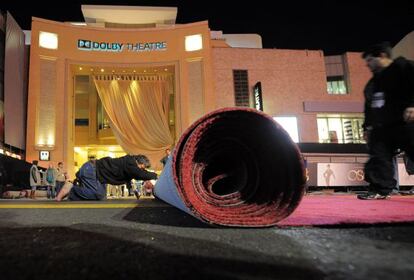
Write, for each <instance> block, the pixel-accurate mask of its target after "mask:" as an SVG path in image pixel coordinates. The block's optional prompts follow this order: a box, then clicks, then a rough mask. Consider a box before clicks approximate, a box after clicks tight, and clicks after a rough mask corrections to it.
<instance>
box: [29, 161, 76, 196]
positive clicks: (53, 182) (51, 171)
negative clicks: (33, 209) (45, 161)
mask: <svg viewBox="0 0 414 280" xmlns="http://www.w3.org/2000/svg"><path fill="white" fill-rule="evenodd" d="M38 163H39V162H38V161H37V160H34V161H33V162H32V166H31V167H30V180H29V181H30V188H31V190H30V195H29V197H30V198H32V199H34V198H35V197H36V190H37V189H38V188H39V187H40V186H46V188H47V198H52V199H53V198H55V197H56V194H57V193H59V191H60V190H61V189H62V187H63V185H64V184H65V182H66V181H67V179H68V177H67V173H66V171H65V170H64V169H63V162H59V163H58V166H57V168H54V166H53V164H49V167H48V168H47V169H46V171H41V170H40V169H39V167H38Z"/></svg>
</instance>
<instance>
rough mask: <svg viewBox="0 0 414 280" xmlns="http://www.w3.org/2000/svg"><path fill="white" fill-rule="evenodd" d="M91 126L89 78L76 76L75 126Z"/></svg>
mask: <svg viewBox="0 0 414 280" xmlns="http://www.w3.org/2000/svg"><path fill="white" fill-rule="evenodd" d="M88 125H89V76H86V75H76V76H75V126H88Z"/></svg>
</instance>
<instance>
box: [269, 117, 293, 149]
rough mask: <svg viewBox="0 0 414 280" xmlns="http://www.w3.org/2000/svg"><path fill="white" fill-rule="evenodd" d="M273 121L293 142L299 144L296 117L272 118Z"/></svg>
mask: <svg viewBox="0 0 414 280" xmlns="http://www.w3.org/2000/svg"><path fill="white" fill-rule="evenodd" d="M273 119H274V120H275V121H276V122H277V123H278V124H280V126H281V127H283V129H284V130H286V132H287V133H288V134H289V136H290V138H292V140H293V142H295V143H298V142H299V133H298V120H297V119H296V117H273Z"/></svg>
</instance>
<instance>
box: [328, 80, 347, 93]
mask: <svg viewBox="0 0 414 280" xmlns="http://www.w3.org/2000/svg"><path fill="white" fill-rule="evenodd" d="M326 85H327V90H328V94H347V88H346V83H345V81H344V77H343V76H332V77H328V78H327V82H326Z"/></svg>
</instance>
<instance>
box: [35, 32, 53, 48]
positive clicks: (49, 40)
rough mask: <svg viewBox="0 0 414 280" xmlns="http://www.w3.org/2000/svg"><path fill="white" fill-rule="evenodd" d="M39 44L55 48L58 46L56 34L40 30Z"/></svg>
mask: <svg viewBox="0 0 414 280" xmlns="http://www.w3.org/2000/svg"><path fill="white" fill-rule="evenodd" d="M39 46H40V47H42V48H46V49H52V50H57V48H58V35H57V34H56V33H49V32H43V31H40V33H39Z"/></svg>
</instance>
